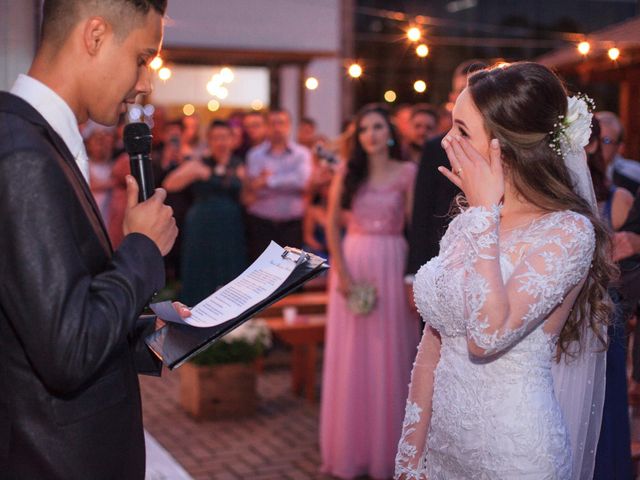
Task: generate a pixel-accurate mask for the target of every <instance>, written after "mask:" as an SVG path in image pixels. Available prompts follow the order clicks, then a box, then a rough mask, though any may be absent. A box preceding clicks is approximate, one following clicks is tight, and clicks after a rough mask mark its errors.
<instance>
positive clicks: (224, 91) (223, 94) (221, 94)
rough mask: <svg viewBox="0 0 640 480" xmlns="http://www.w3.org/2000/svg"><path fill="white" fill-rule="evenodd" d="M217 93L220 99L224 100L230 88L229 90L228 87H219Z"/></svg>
mask: <svg viewBox="0 0 640 480" xmlns="http://www.w3.org/2000/svg"><path fill="white" fill-rule="evenodd" d="M215 95H216V97H218V98H219V99H220V100H224V99H225V98H227V97H228V96H229V90H227V88H226V87H218V89H217V91H216V94H215Z"/></svg>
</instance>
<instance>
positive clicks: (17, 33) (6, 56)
mask: <svg viewBox="0 0 640 480" xmlns="http://www.w3.org/2000/svg"><path fill="white" fill-rule="evenodd" d="M39 4H40V2H38V1H33V0H0V90H8V89H10V88H11V86H12V85H13V82H14V81H15V79H16V77H17V76H18V74H19V73H26V72H27V70H29V66H30V65H31V61H32V60H33V55H34V54H35V51H36V37H37V32H38V29H39V28H40V26H39V25H37V22H38V18H39V17H40V15H39V12H38V11H37V9H38V8H39Z"/></svg>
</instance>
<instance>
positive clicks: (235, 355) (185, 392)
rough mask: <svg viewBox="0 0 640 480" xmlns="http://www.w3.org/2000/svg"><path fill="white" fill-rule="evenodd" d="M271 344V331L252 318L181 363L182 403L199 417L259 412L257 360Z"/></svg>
mask: <svg viewBox="0 0 640 480" xmlns="http://www.w3.org/2000/svg"><path fill="white" fill-rule="evenodd" d="M270 346H271V331H270V330H269V328H268V326H267V324H266V322H265V321H264V320H262V319H252V320H249V321H248V322H245V323H244V324H242V325H240V326H239V327H238V328H236V329H235V330H233V331H232V332H231V333H229V334H227V335H225V336H224V337H222V338H221V339H220V340H218V341H217V342H215V343H214V344H213V345H211V346H210V347H209V348H208V349H207V350H205V351H203V352H202V353H199V354H198V355H196V356H195V357H193V358H192V359H191V360H190V361H189V362H187V363H185V364H184V365H183V366H182V367H180V370H179V371H180V403H181V405H182V407H183V408H184V409H185V410H186V411H187V412H188V413H189V414H190V415H192V416H193V417H194V418H196V419H198V420H205V419H219V418H237V417H242V416H245V415H250V414H252V413H254V412H255V409H256V405H257V391H256V380H257V369H256V360H257V359H258V358H259V357H260V356H261V355H262V353H263V352H264V350H265V349H266V348H269V347H270Z"/></svg>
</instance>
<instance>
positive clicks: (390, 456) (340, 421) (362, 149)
mask: <svg viewBox="0 0 640 480" xmlns="http://www.w3.org/2000/svg"><path fill="white" fill-rule="evenodd" d="M415 174H416V168H415V165H414V164H413V163H410V162H403V161H401V160H400V148H399V145H398V143H397V140H396V137H395V134H394V131H393V127H392V125H391V123H390V121H389V117H388V114H387V111H386V110H385V109H383V108H382V107H380V106H376V105H370V106H367V107H365V108H364V109H363V110H362V111H361V112H360V113H359V114H358V116H357V118H356V133H355V136H354V139H353V146H352V148H351V154H350V158H349V162H348V164H347V166H346V168H345V169H344V171H342V172H339V173H338V174H337V175H336V177H335V178H334V181H333V183H332V186H331V191H330V197H329V222H328V223H329V225H328V230H329V232H328V233H329V248H330V253H331V262H332V267H333V268H332V270H331V276H330V280H329V308H328V319H327V336H326V348H325V360H324V372H323V383H322V405H321V415H320V448H321V453H322V472H323V473H326V474H329V475H333V476H336V477H339V478H345V479H346V478H354V477H357V476H360V475H368V476H370V477H372V478H376V479H384V478H390V477H391V476H392V475H393V470H394V459H395V453H396V448H397V443H398V440H399V439H400V434H401V430H402V420H403V416H404V399H405V397H406V395H407V390H408V384H409V380H410V375H411V365H412V362H413V359H414V356H415V351H416V346H417V344H418V342H419V329H420V322H419V319H418V317H417V314H416V313H415V312H414V311H413V309H412V308H410V305H409V303H408V300H407V295H406V293H405V287H404V284H403V276H404V269H405V262H406V257H407V244H406V241H405V238H404V236H403V232H404V226H405V219H407V218H411V212H410V210H411V207H412V205H413V186H414V180H415ZM343 210H344V211H345V212H344V213H345V215H344V217H345V218H346V227H347V233H346V236H345V237H344V240H342V242H341V241H340V229H341V226H342V224H341V221H340V219H341V217H342V216H343V215H342V213H343ZM363 282H364V283H367V284H369V285H373V286H374V287H375V290H376V303H375V307H374V308H373V310H372V311H371V312H370V313H368V314H366V315H363V314H356V313H353V311H352V310H351V309H350V308H349V305H348V301H347V299H348V297H349V294H350V293H351V292H353V288H354V286H356V285H359V284H362V283H363Z"/></svg>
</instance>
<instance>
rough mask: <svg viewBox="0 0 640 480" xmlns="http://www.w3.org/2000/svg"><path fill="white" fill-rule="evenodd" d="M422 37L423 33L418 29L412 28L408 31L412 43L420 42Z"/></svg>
mask: <svg viewBox="0 0 640 480" xmlns="http://www.w3.org/2000/svg"><path fill="white" fill-rule="evenodd" d="M421 37H422V32H421V31H420V29H419V28H418V27H411V28H410V29H409V30H407V38H408V39H409V40H410V41H411V42H417V41H418V40H420V38H421Z"/></svg>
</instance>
